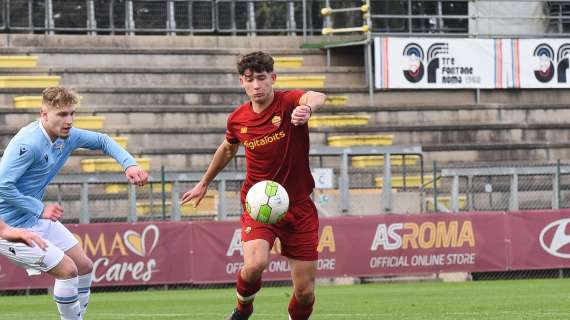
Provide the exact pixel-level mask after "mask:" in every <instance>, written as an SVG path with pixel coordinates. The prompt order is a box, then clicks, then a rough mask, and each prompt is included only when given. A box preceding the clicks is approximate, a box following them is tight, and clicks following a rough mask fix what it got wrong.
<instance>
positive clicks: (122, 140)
mask: <svg viewBox="0 0 570 320" xmlns="http://www.w3.org/2000/svg"><path fill="white" fill-rule="evenodd" d="M111 138H112V139H113V140H115V142H117V143H118V144H119V145H120V146H121V147H123V149H126V148H127V144H128V142H129V137H127V136H120V137H111Z"/></svg>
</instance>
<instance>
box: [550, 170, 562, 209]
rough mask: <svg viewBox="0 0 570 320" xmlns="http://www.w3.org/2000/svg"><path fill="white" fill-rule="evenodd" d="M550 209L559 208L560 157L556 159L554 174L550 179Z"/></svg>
mask: <svg viewBox="0 0 570 320" xmlns="http://www.w3.org/2000/svg"><path fill="white" fill-rule="evenodd" d="M552 189H553V190H552V209H560V159H558V160H556V174H555V175H554V179H553V181H552Z"/></svg>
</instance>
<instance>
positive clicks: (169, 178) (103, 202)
mask: <svg viewBox="0 0 570 320" xmlns="http://www.w3.org/2000/svg"><path fill="white" fill-rule="evenodd" d="M310 155H311V158H316V160H317V161H318V162H319V163H321V164H323V165H325V166H328V167H332V166H334V162H336V166H335V167H336V168H335V170H336V171H337V175H335V179H334V180H336V181H335V185H336V186H335V187H333V188H334V189H335V190H336V191H337V192H338V202H337V203H338V206H337V209H336V210H335V214H341V215H342V214H358V212H355V213H353V212H350V211H351V200H350V191H351V189H353V188H352V187H351V177H352V179H357V178H362V177H357V176H356V175H354V174H351V173H352V172H353V171H351V169H350V167H351V165H350V158H351V157H353V156H371V155H382V156H384V164H383V169H382V171H381V173H382V175H383V186H382V190H392V185H391V180H392V174H393V171H394V167H393V166H392V165H391V157H392V156H394V155H399V156H402V157H406V156H415V157H416V158H419V162H418V163H419V171H420V174H421V176H423V158H422V149H421V147H419V146H411V147H378V148H371V147H358V148H332V147H318V148H313V149H311V151H310ZM239 157H243V152H241V153H240V154H239ZM326 159H332V161H329V160H326ZM313 167H317V166H313ZM321 167H322V166H321ZM416 167H417V166H416ZM228 169H230V168H228ZM416 170H417V169H416ZM398 171H399V174H403V175H404V176H406V175H410V174H411V173H410V171H412V170H410V168H406V166H404V167H403V168H400V167H399V168H398ZM379 172H380V171H379ZM364 175H370V174H369V173H364ZM201 178H202V173H169V172H166V173H164V174H162V175H159V174H156V173H153V174H152V175H151V179H150V181H151V184H154V185H155V186H157V187H158V188H152V186H151V188H150V190H148V188H147V190H144V191H141V190H139V189H137V188H136V187H134V186H132V185H128V187H126V186H127V185H126V181H125V177H124V175H122V174H91V175H88V176H86V175H84V174H79V175H60V176H57V177H56V178H55V179H54V181H53V182H52V184H51V185H50V187H49V188H48V190H47V192H46V196H45V199H44V200H45V201H48V202H51V201H55V202H58V203H63V204H64V208H65V209H66V211H67V212H72V215H71V216H67V218H69V219H71V221H78V222H80V223H89V222H90V221H129V222H135V221H137V220H139V215H137V199H139V200H144V202H145V204H146V205H148V206H149V207H150V208H151V209H150V210H153V209H152V208H155V209H154V211H155V212H151V214H150V215H146V217H143V218H142V219H147V220H148V219H150V220H152V219H158V220H175V221H176V220H181V218H182V217H181V207H180V206H179V200H178V199H179V198H180V195H181V193H182V192H184V191H186V190H187V189H190V188H191V187H193V185H194V183H196V182H198V181H199V180H200V179H201ZM244 179H245V174H244V172H243V171H239V172H236V171H229V172H228V171H224V172H222V173H220V174H219V175H218V176H217V177H216V179H215V180H214V181H213V182H212V184H211V185H210V187H211V189H212V191H213V192H215V193H216V197H214V198H213V200H211V201H215V204H212V207H213V208H214V210H215V212H208V213H202V214H201V213H200V212H196V213H195V214H192V216H193V217H194V218H209V219H211V218H215V219H219V220H223V219H226V218H227V217H228V216H237V215H239V214H241V206H240V203H239V198H240V197H239V191H240V189H241V183H242V182H243V181H244ZM371 180H374V179H373V178H372V179H371ZM109 184H122V185H123V187H125V189H126V190H123V191H122V192H118V193H115V194H106V193H105V192H104V191H103V190H104V186H108V185H109ZM355 187H357V188H358V186H355ZM366 187H367V188H376V190H377V192H373V193H372V198H371V199H369V200H370V201H372V202H375V203H381V205H382V211H384V212H391V211H392V192H382V193H381V192H380V189H379V188H377V187H376V186H370V185H368V184H367V185H366ZM167 188H168V189H167ZM153 189H155V190H154V191H153ZM167 190H168V191H167ZM228 193H231V195H229V196H228ZM157 194H158V196H157ZM94 201H98V202H99V203H97V204H95V203H94ZM211 201H210V202H211ZM139 205H140V204H139ZM95 206H97V210H96V211H98V212H99V213H98V214H93V212H94V211H95V209H94V207H95ZM156 208H158V209H156ZM139 209H140V208H139ZM74 214H75V215H74Z"/></svg>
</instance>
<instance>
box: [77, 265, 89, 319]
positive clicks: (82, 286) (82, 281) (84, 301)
mask: <svg viewBox="0 0 570 320" xmlns="http://www.w3.org/2000/svg"><path fill="white" fill-rule="evenodd" d="M78 278H79V286H78V289H77V293H78V294H79V304H80V305H81V318H83V317H85V312H87V305H88V304H89V296H90V295H91V281H92V277H91V273H88V274H84V275H82V276H79V277H78Z"/></svg>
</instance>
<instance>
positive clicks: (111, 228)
mask: <svg viewBox="0 0 570 320" xmlns="http://www.w3.org/2000/svg"><path fill="white" fill-rule="evenodd" d="M67 227H68V228H69V230H70V231H71V232H72V233H73V234H74V235H75V237H76V238H77V239H78V240H79V243H80V245H81V247H82V248H83V250H85V252H86V253H87V255H88V256H89V257H90V258H91V259H92V260H93V268H94V278H93V286H113V285H144V284H163V283H184V282H191V278H190V271H191V265H190V253H191V246H192V241H191V239H190V233H191V232H190V228H191V225H190V223H185V222H179V223H173V222H166V223H134V224H130V223H105V224H103V223H99V224H85V225H67ZM52 285H53V279H52V278H51V277H49V276H47V275H45V274H42V275H41V276H31V277H28V276H27V274H26V271H25V270H24V269H22V268H19V267H17V266H15V265H13V264H12V263H10V262H9V261H8V260H6V259H5V258H3V257H2V258H1V259H0V288H2V289H14V288H46V287H50V286H52Z"/></svg>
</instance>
